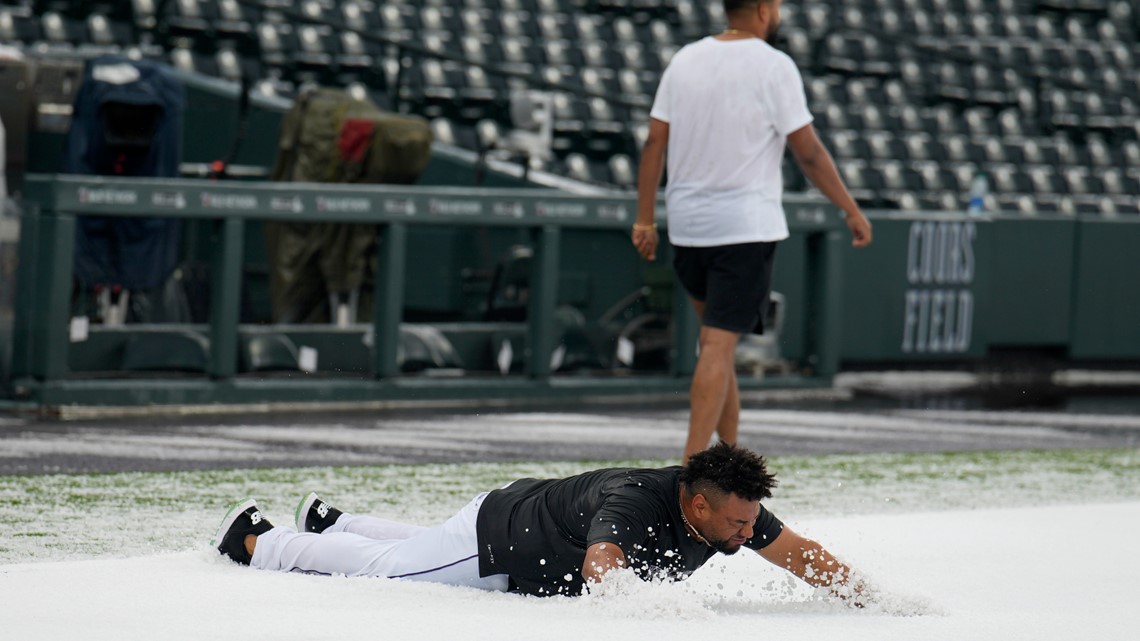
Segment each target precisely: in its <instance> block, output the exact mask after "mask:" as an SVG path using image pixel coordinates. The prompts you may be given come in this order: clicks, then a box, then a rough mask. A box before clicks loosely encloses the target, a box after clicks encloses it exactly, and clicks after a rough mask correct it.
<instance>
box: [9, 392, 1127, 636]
mask: <svg viewBox="0 0 1140 641" xmlns="http://www.w3.org/2000/svg"><path fill="white" fill-rule="evenodd" d="M685 418H686V412H685V410H684V409H683V408H680V407H672V408H639V409H636V410H628V409H627V410H622V411H618V410H607V409H605V408H602V409H599V408H597V407H593V408H587V409H583V408H577V409H575V410H573V411H561V412H558V413H554V412H492V411H478V412H476V411H467V412H457V413H452V414H445V413H440V412H420V413H417V412H403V413H397V412H388V413H383V414H371V415H362V414H342V415H325V416H312V415H309V416H293V417H280V416H277V417H268V416H252V417H251V416H246V417H242V418H236V417H227V418H216V417H215V418H206V417H184V418H179V419H169V418H164V419H155V418H151V419H141V418H140V419H133V420H118V421H106V420H101V421H95V422H92V421H87V422H84V421H79V422H68V423H37V422H34V421H24V420H17V419H8V420H6V421H5V422H4V423H3V424H2V425H0V532H2V533H3V536H2V537H0V604H2V606H3V607H0V629H2V630H4V636H5V638H13V639H70V638H75V637H76V636H77V635H79V636H80V637H81V638H83V639H85V640H86V639H116V640H120V639H134V638H151V637H153V636H155V635H160V636H161V637H162V638H163V639H188V640H189V639H194V640H198V639H251V638H287V639H302V638H314V637H328V636H331V635H336V636H338V637H344V638H365V637H367V638H395V639H406V638H419V639H423V638H426V639H449V640H451V639H497V640H498V639H520V640H521V639H574V640H578V639H582V638H600V639H621V640H622V641H626V640H628V639H639V638H645V639H678V640H682V639H683V640H686V641H688V640H691V639H695V638H710V637H713V638H715V637H720V636H725V637H728V636H740V635H744V636H755V635H761V636H763V637H764V638H770V639H784V640H787V639H792V640H794V639H813V640H814V639H831V638H835V639H845V640H849V641H861V640H863V639H867V640H870V639H875V640H881V639H889V638H899V639H923V640H928V639H929V640H934V639H947V640H950V639H953V640H955V641H960V640H961V639H972V640H973V639H1001V640H1003V641H1004V640H1006V639H1033V640H1035V641H1037V640H1041V639H1058V640H1060V639H1065V640H1068V639H1073V638H1095V639H1120V640H1125V639H1133V638H1135V631H1136V630H1137V629H1140V610H1137V608H1136V607H1135V604H1136V603H1137V602H1140V556H1138V554H1137V540H1138V539H1137V536H1136V532H1140V419H1137V418H1136V414H1135V413H1134V412H1131V411H1129V410H1127V409H1124V410H1121V409H1119V408H1117V409H1110V410H1109V411H1096V412H1092V411H1089V412H1084V411H1068V412H1065V411H1047V412H1046V411H988V410H982V409H969V408H967V407H957V406H952V405H951V406H944V407H943V408H942V409H929V408H926V409H905V408H899V407H893V408H865V407H864V408H859V407H850V406H845V405H843V404H828V403H822V404H821V403H814V404H811V407H810V408H805V407H803V406H799V405H794V404H793V405H780V404H773V405H770V406H769V409H751V410H746V411H745V413H744V418H743V421H742V435H741V442H742V444H744V445H746V446H748V447H751V448H752V449H755V450H758V451H761V452H764V453H766V454H768V455H769V459H770V467H771V468H772V469H773V470H774V471H775V472H776V474H777V476H778V478H779V481H780V485H779V487H778V488H777V490H776V495H775V496H774V497H773V499H771V500H770V501H768V502H767V503H766V504H767V506H768V507H769V509H771V510H772V511H774V512H775V513H776V514H778V515H779V516H780V517H781V518H782V519H784V520H785V521H786V522H787V523H789V524H790V525H791V526H792V527H794V528H795V529H796V530H798V531H801V532H803V533H806V534H808V535H809V536H812V537H814V538H816V539H818V540H820V541H822V542H824V543H825V544H826V545H827V546H828V547H829V548H830V549H832V550H833V551H834V552H836V553H837V554H838V555H839V556H840V557H842V558H843V559H844V560H845V561H848V562H849V563H850V564H852V565H854V566H856V567H857V568H859V569H860V570H861V571H862V572H863V573H864V574H865V575H866V577H867V578H868V580H869V581H870V583H871V584H872V585H873V586H874V588H875V593H876V595H877V597H876V600H875V601H874V602H873V603H872V604H870V605H869V606H868V607H866V608H863V609H860V610H856V609H851V608H848V607H846V606H844V605H842V604H839V603H836V602H833V601H831V600H829V599H828V598H826V597H824V596H822V595H819V594H816V593H815V592H814V591H812V590H810V589H808V588H807V587H805V586H804V585H802V584H800V583H798V582H797V581H794V580H792V579H790V578H788V577H787V576H786V575H785V574H783V573H782V572H781V571H780V570H778V569H775V568H773V567H771V566H769V565H768V564H767V563H765V562H763V561H762V560H761V559H759V558H758V557H756V556H755V555H751V554H750V553H747V552H742V553H741V554H738V555H736V556H734V557H721V558H718V559H717V560H715V561H714V562H712V563H710V564H709V565H707V566H705V567H704V568H702V569H701V570H700V571H698V572H697V573H696V574H695V575H694V576H693V577H692V578H691V579H690V580H689V581H686V582H683V583H677V584H656V583H642V582H640V581H637V580H634V579H632V578H630V577H618V578H617V580H614V581H611V582H609V583H608V584H606V585H604V586H603V587H602V588H601V589H600V590H595V591H594V592H593V593H592V594H590V595H588V596H586V597H582V598H577V599H568V598H551V599H535V598H526V597H519V596H515V595H509V594H497V593H495V594H492V593H483V592H478V591H474V590H469V589H461V588H453V587H446V586H437V585H425V584H417V583H408V582H402V581H392V580H386V579H348V578H343V577H317V576H305V575H298V574H275V573H268V572H258V571H255V570H250V569H249V568H245V567H239V566H237V565H234V564H231V563H228V562H226V561H225V560H223V559H222V558H221V557H219V556H217V555H216V554H215V553H214V552H213V551H212V550H211V549H210V548H209V546H208V544H207V541H208V539H209V538H210V536H211V535H212V534H213V530H214V528H215V527H216V525H217V523H218V521H219V520H220V518H221V516H222V514H223V512H224V510H225V507H226V505H227V504H228V503H230V502H232V501H234V500H236V499H238V498H242V497H244V496H254V497H256V498H258V499H259V501H260V502H261V504H262V506H263V508H264V509H265V511H266V514H267V516H268V517H269V518H270V519H271V520H273V521H274V522H275V523H277V524H284V525H288V524H290V523H291V521H292V514H293V508H294V506H295V504H296V502H297V501H298V500H299V499H300V498H301V496H302V495H304V494H305V493H306V492H308V491H309V490H317V491H320V492H321V493H322V495H324V496H326V497H327V498H329V499H330V500H332V501H333V502H334V503H336V504H337V505H338V506H340V507H343V508H345V509H346V510H350V511H355V512H359V513H372V514H378V515H382V516H386V517H389V518H396V519H401V520H406V521H410V522H415V523H421V524H432V523H436V522H439V521H441V520H442V519H445V518H447V517H448V516H450V515H451V514H452V513H453V512H454V511H456V510H457V509H458V508H459V507H461V506H462V505H463V504H464V503H466V502H467V500H469V498H470V497H471V496H472V495H474V494H476V493H478V492H480V491H484V490H487V489H491V488H494V487H497V486H499V485H502V484H503V483H505V482H506V481H509V480H511V479H514V478H518V477H524V476H539V477H555V476H564V475H569V474H573V473H575V472H579V471H584V470H587V469H592V468H595V467H602V466H610V465H639V466H660V465H668V464H672V463H674V462H675V461H676V458H675V457H676V455H677V454H678V453H679V452H680V449H681V445H682V443H683V440H684V436H685V429H686V428H685Z"/></svg>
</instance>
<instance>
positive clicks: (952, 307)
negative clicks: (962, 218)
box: [902, 221, 978, 354]
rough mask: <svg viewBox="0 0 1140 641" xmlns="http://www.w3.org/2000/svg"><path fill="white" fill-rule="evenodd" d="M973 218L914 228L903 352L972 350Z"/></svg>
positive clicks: (909, 248) (919, 224) (909, 253)
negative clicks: (970, 220) (971, 220)
mask: <svg viewBox="0 0 1140 641" xmlns="http://www.w3.org/2000/svg"><path fill="white" fill-rule="evenodd" d="M977 237H978V229H977V226H976V225H975V224H974V223H973V222H968V221H967V222H953V221H943V222H935V221H925V222H915V223H914V224H912V225H911V227H910V237H909V239H908V242H907V258H906V276H907V282H908V283H909V285H910V288H908V289H907V291H906V294H905V296H906V299H905V304H904V316H903V337H902V351H903V353H906V354H957V353H962V352H966V351H969V349H970V341H971V338H972V333H973V325H974V293H973V292H972V291H971V289H970V287H971V286H972V285H973V283H974V275H975V266H976V261H975V253H974V241H975V240H976V239H977Z"/></svg>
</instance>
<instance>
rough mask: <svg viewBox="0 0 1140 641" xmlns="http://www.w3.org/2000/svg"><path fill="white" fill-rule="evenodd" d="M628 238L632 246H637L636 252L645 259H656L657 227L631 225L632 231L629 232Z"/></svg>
mask: <svg viewBox="0 0 1140 641" xmlns="http://www.w3.org/2000/svg"><path fill="white" fill-rule="evenodd" d="M630 240H632V241H633V246H634V247H635V248H637V253H638V254H641V257H642V258H644V259H645V260H650V261H652V260H657V243H658V242H660V241H659V240H658V238H657V227H656V226H654V225H646V226H638V225H634V226H633V231H632V232H630Z"/></svg>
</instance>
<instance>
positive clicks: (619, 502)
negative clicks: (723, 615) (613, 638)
mask: <svg viewBox="0 0 1140 641" xmlns="http://www.w3.org/2000/svg"><path fill="white" fill-rule="evenodd" d="M775 485H776V479H775V477H774V476H773V475H771V474H769V473H768V471H767V469H766V463H765V460H764V459H763V458H762V457H760V456H758V455H756V454H754V453H753V452H750V451H749V450H746V449H744V448H740V447H736V446H734V445H729V444H726V443H723V442H722V443H719V444H718V445H715V446H713V447H711V448H709V449H707V450H705V451H703V452H699V453H697V454H695V455H693V456H692V457H691V458H690V459H689V462H688V464H687V465H686V466H685V467H665V468H660V469H635V468H607V469H601V470H595V471H593V472H586V473H584V474H579V475H577V476H571V477H569V478H564V479H552V480H538V479H520V480H517V481H514V482H512V483H510V484H508V485H507V486H505V487H503V488H502V489H498V490H494V491H492V492H487V493H483V494H480V495H479V496H476V497H475V498H474V500H472V501H471V502H470V503H468V504H467V505H466V506H465V507H463V509H461V510H460V511H459V513H458V514H456V515H455V516H453V517H451V518H450V519H448V520H447V521H446V522H444V523H443V524H442V525H438V526H435V527H422V526H418V525H409V524H405V523H397V522H395V521H388V520H385V519H381V518H376V517H371V516H357V515H354V514H348V513H346V512H343V511H341V510H339V509H337V508H335V507H333V506H331V505H330V504H329V503H327V502H325V501H324V500H322V499H321V498H320V497H318V496H317V495H316V494H309V495H308V496H306V497H305V498H304V499H302V501H301V503H300V505H298V506H297V513H296V516H297V529H296V530H294V529H293V528H289V527H274V526H273V525H272V524H271V523H270V522H269V521H268V520H267V519H266V518H265V517H263V516H262V513H261V510H260V509H259V508H258V506H257V503H256V502H255V501H254V500H253V499H247V500H245V501H240V502H238V503H237V504H235V505H234V506H233V507H231V508H230V510H229V512H228V513H227V514H226V516H225V518H224V519H223V521H222V524H221V526H219V528H218V532H217V534H216V535H215V537H214V541H213V545H215V546H216V547H217V549H218V551H219V552H221V553H222V554H224V555H226V556H228V557H229V558H231V559H233V560H234V561H236V562H238V563H242V564H245V565H250V566H252V567H255V568H258V569H262V570H283V571H300V572H307V573H315V574H339V575H345V576H373V577H389V578H403V579H414V580H419V581H433V582H437V583H447V584H452V585H464V586H472V587H479V588H484V589H487V590H500V591H514V592H521V593H524V594H531V595H537V596H548V595H556V594H561V595H571V596H572V595H578V594H581V593H582V591H583V590H585V589H588V586H589V585H590V584H591V583H593V582H597V581H601V580H602V579H603V578H604V577H605V575H606V573H608V572H610V571H611V570H615V569H619V568H629V569H632V570H633V571H634V572H635V573H636V574H637V575H638V576H639V577H641V578H642V579H646V580H650V579H661V578H664V579H667V580H682V579H684V578H686V577H688V576H689V575H690V574H692V573H693V571H695V570H696V569H697V568H699V567H701V566H702V565H704V564H705V562H707V561H708V560H709V559H710V558H712V556H713V555H714V554H716V553H717V552H720V553H723V554H735V553H736V552H737V551H738V550H740V548H742V547H746V548H750V549H752V550H755V551H756V552H757V553H758V554H760V556H762V557H764V558H765V559H767V560H768V561H770V562H772V563H774V564H776V565H778V566H780V567H782V568H785V569H787V570H788V571H790V572H791V573H793V574H795V575H796V576H798V577H800V578H801V579H803V580H804V581H806V582H807V583H809V584H811V585H813V586H816V587H825V588H828V589H829V591H830V592H831V593H832V594H834V595H835V596H837V597H839V598H841V599H844V600H846V601H848V602H849V603H851V604H853V605H862V603H863V601H864V600H865V599H866V598H867V597H868V596H869V594H868V591H867V589H866V586H865V585H864V584H863V583H862V581H860V580H858V579H856V578H855V577H853V575H852V570H851V568H849V567H848V566H846V565H844V564H843V563H841V562H840V561H838V560H837V559H836V558H835V557H833V556H832V555H831V554H830V553H829V552H828V551H827V550H825V549H824V548H823V546H821V545H820V544H819V543H816V542H815V541H812V540H810V539H807V538H804V537H802V536H800V535H798V534H796V533H795V532H793V531H791V529H789V528H787V527H785V526H784V524H783V523H781V522H780V520H779V519H777V518H776V517H775V515H773V514H772V513H771V512H769V511H768V510H766V509H765V508H764V506H763V505H761V504H760V501H761V500H762V499H766V498H768V497H770V496H771V495H772V492H771V489H772V488H773V487H774V486H775Z"/></svg>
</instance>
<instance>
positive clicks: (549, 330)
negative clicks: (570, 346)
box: [527, 225, 562, 379]
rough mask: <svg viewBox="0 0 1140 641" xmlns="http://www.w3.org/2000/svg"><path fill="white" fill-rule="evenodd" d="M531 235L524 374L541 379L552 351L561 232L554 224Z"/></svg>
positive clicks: (548, 368) (547, 367)
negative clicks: (531, 251) (526, 351)
mask: <svg viewBox="0 0 1140 641" xmlns="http://www.w3.org/2000/svg"><path fill="white" fill-rule="evenodd" d="M532 233H533V235H534V244H535V256H534V262H533V266H534V267H533V273H532V274H531V277H530V309H529V310H528V314H527V318H528V320H529V327H528V329H529V335H530V341H529V346H530V347H529V351H528V353H527V374H529V375H530V376H531V377H533V378H539V379H545V378H549V377H550V356H551V353H553V351H554V342H555V335H554V333H555V332H554V329H555V328H554V307H555V305H557V304H558V266H559V262H560V260H561V244H562V243H561V241H562V230H561V228H559V227H556V226H554V225H544V226H543V227H541V228H539V229H536V230H534V231H533V232H532Z"/></svg>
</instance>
